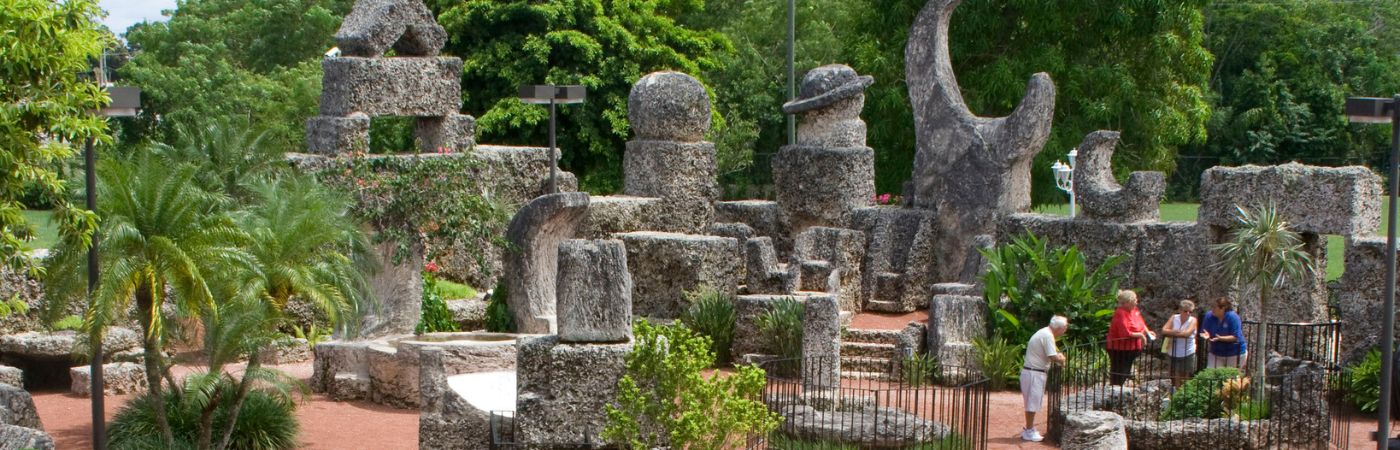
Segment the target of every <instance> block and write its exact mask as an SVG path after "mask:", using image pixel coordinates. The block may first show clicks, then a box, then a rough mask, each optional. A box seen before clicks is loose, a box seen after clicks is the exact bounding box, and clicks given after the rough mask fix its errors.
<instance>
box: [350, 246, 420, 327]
mask: <svg viewBox="0 0 1400 450" xmlns="http://www.w3.org/2000/svg"><path fill="white" fill-rule="evenodd" d="M374 248H375V251H376V252H377V253H378V254H379V260H380V261H383V265H382V268H381V269H380V271H379V272H378V273H375V274H374V275H373V276H372V277H371V278H370V288H371V289H373V290H374V298H376V299H378V300H379V305H378V306H379V308H378V310H377V311H373V312H372V313H371V314H368V315H366V316H365V317H364V319H363V321H362V323H363V325H362V326H361V327H360V336H361V337H376V336H386V335H390V334H408V333H412V332H413V328H414V327H416V326H417V325H418V321H419V320H420V319H422V317H423V251H422V249H413V250H411V251H410V252H409V254H408V255H407V256H405V257H404V258H403V259H402V260H400V261H398V262H395V261H394V253H395V252H397V251H398V248H397V244H396V243H394V242H384V243H381V244H378V245H376V246H375V247H374Z"/></svg>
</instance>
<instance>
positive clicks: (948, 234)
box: [904, 0, 1055, 281]
mask: <svg viewBox="0 0 1400 450" xmlns="http://www.w3.org/2000/svg"><path fill="white" fill-rule="evenodd" d="M960 3H962V2H961V1H959V0H931V1H929V2H928V3H927V4H926V5H924V7H923V9H922V10H920V12H919V14H918V16H917V17H916V18H915V19H914V24H913V26H912V27H910V29H909V40H908V44H907V45H906V46H905V48H904V57H905V61H906V62H907V64H905V72H906V73H905V80H907V84H908V86H909V100H910V103H911V105H912V106H913V109H914V137H915V144H916V148H915V155H914V171H913V179H912V180H911V181H910V183H909V184H908V185H906V186H907V187H906V189H905V201H906V202H907V203H908V204H911V205H913V206H916V207H920V208H928V209H934V210H936V211H938V214H939V221H940V227H939V228H940V229H941V230H942V233H941V234H940V236H939V244H938V252H937V253H936V254H937V255H938V262H939V264H938V270H939V273H940V277H939V280H937V281H956V280H957V278H958V277H959V276H960V275H961V274H962V271H963V270H962V269H963V267H962V266H963V265H964V264H965V263H966V259H967V252H969V251H971V245H970V244H971V241H972V239H973V237H974V236H977V235H980V234H991V233H992V231H994V230H995V228H996V226H997V221H998V219H999V218H1000V217H1001V216H1004V215H1007V214H1012V213H1018V212H1025V211H1027V210H1028V209H1029V208H1030V205H1031V203H1030V202H1031V197H1030V192H1031V171H1030V164H1031V160H1032V159H1033V158H1034V157H1035V155H1036V153H1039V152H1040V150H1041V147H1043V146H1044V145H1045V141H1046V139H1048V138H1049V136H1050V123H1051V119H1052V118H1053V116H1054V112H1055V85H1054V84H1053V83H1052V82H1051V81H1050V76H1049V75H1046V74H1044V73H1037V74H1035V75H1034V76H1032V77H1031V80H1030V82H1029V83H1028V84H1027V86H1026V95H1025V96H1024V97H1023V98H1022V99H1021V102H1020V104H1019V105H1017V106H1016V108H1015V109H1014V110H1013V111H1012V112H1011V115H1009V116H1007V117H998V118H985V117H977V116H975V115H973V114H972V112H971V111H968V109H967V105H966V104H965V103H964V102H963V98H962V91H961V89H959V88H958V82H957V77H956V76H955V75H954V73H953V65H952V61H951V58H950V56H949V53H948V25H949V22H950V19H951V17H952V15H953V10H954V9H955V8H957V6H958V4H960Z"/></svg>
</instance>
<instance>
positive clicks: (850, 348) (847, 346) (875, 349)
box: [841, 342, 897, 359]
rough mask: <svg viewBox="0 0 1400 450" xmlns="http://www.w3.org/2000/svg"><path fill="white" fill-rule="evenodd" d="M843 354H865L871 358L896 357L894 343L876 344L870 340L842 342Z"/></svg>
mask: <svg viewBox="0 0 1400 450" xmlns="http://www.w3.org/2000/svg"><path fill="white" fill-rule="evenodd" d="M841 356H863V357H871V358H884V359H889V358H894V357H895V356H897V355H896V354H895V347H894V344H875V343H869V342H842V343H841Z"/></svg>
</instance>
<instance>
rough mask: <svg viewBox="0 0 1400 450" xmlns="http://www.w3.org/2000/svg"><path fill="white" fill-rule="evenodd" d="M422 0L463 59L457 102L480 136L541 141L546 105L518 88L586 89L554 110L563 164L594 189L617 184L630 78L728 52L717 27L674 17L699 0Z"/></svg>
mask: <svg viewBox="0 0 1400 450" xmlns="http://www.w3.org/2000/svg"><path fill="white" fill-rule="evenodd" d="M427 3H428V5H429V7H430V8H432V9H433V10H434V11H437V12H438V22H439V23H441V24H442V26H443V27H445V28H446V29H447V32H448V35H449V36H451V37H450V38H449V39H448V44H447V48H446V49H445V50H444V53H447V54H452V55H457V56H460V57H461V58H463V65H464V67H463V69H462V86H467V87H469V88H468V89H465V90H464V91H463V92H462V95H463V105H462V107H463V109H465V110H466V111H468V112H471V113H473V114H477V115H478V116H477V134H478V136H480V139H481V140H483V141H490V142H500V143H507V144H535V145H539V144H543V143H545V137H544V136H545V135H546V133H547V132H548V131H547V130H548V121H549V112H548V108H541V107H540V106H538V105H527V104H524V103H521V102H520V101H519V100H518V99H517V98H516V95H517V88H518V87H519V86H520V85H521V84H542V83H550V84H581V85H584V86H586V87H587V89H588V101H587V102H586V103H584V104H582V105H571V106H567V107H561V108H559V128H558V129H559V136H558V141H559V146H560V148H562V149H564V151H563V153H562V158H561V159H562V164H563V166H564V167H566V168H568V169H570V170H573V171H574V172H575V173H578V174H579V175H580V177H581V180H580V181H581V184H582V187H583V188H585V189H587V190H590V191H595V192H607V191H615V190H618V189H619V188H620V187H621V181H622V149H623V148H624V147H625V146H624V142H625V141H626V140H627V139H628V137H629V136H630V134H629V131H628V130H629V128H628V124H627V95H628V93H629V92H630V91H631V89H632V83H634V82H636V81H637V79H639V78H641V77H642V75H645V74H647V73H649V72H653V71H658V70H676V71H680V72H685V73H688V74H691V75H695V76H700V75H701V74H703V73H704V72H705V71H706V70H709V69H712V68H714V67H716V66H717V64H718V61H717V59H716V58H717V57H718V55H720V54H723V53H724V52H727V51H728V49H729V41H728V40H727V39H725V38H724V36H722V35H720V34H719V33H716V32H713V31H708V30H696V29H691V28H687V27H684V26H682V25H681V24H678V23H677V21H676V18H677V17H681V16H686V15H688V14H691V13H693V12H694V11H697V10H699V9H700V8H702V7H703V5H704V4H703V2H702V1H700V0H688V1H656V0H652V1H633V0H558V1H550V2H538V1H527V0H507V1H499V0H465V1H461V0H429V1H428V2H427ZM717 122H721V121H717ZM716 126H717V127H722V126H723V125H722V123H716Z"/></svg>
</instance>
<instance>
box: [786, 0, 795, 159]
mask: <svg viewBox="0 0 1400 450" xmlns="http://www.w3.org/2000/svg"><path fill="white" fill-rule="evenodd" d="M795 98H797V0H788V23H787V100H785V101H791V100H792V99H795ZM787 143H788V145H797V116H794V115H792V114H788V115H787Z"/></svg>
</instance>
